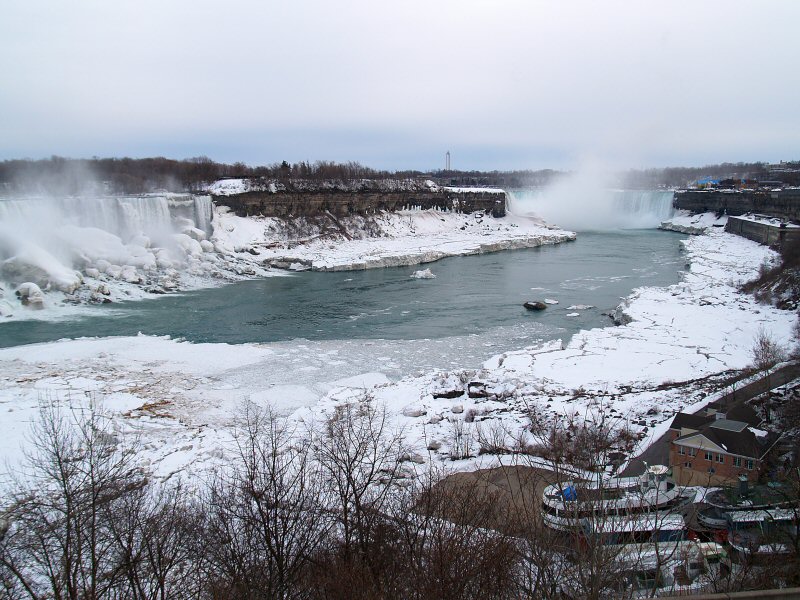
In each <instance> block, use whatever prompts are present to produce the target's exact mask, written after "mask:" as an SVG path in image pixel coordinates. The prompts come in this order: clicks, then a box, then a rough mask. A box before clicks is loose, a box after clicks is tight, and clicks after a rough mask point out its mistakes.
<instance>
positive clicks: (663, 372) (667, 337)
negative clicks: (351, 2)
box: [0, 216, 795, 477]
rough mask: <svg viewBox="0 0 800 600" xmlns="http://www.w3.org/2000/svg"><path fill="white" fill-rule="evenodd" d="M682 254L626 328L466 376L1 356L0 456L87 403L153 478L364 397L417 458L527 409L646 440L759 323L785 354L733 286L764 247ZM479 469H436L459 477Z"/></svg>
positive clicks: (252, 354) (225, 358) (297, 364)
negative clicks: (251, 419) (271, 409)
mask: <svg viewBox="0 0 800 600" xmlns="http://www.w3.org/2000/svg"><path fill="white" fill-rule="evenodd" d="M460 218H464V217H463V216H461V217H460ZM685 252H686V260H687V263H688V264H689V265H690V268H689V270H688V271H687V272H686V273H685V276H684V278H683V281H682V282H680V283H678V284H676V285H673V286H670V287H669V288H666V289H662V288H641V289H638V290H635V291H634V293H633V294H632V295H631V296H630V297H629V298H628V299H627V300H626V301H625V303H624V305H623V306H622V308H621V312H624V314H625V315H627V316H628V317H629V318H630V319H631V320H630V322H629V323H628V324H627V325H624V326H619V327H607V328H600V329H593V330H589V331H581V332H580V333H578V334H577V335H575V336H574V337H573V338H572V340H570V341H569V343H567V344H566V345H563V344H562V343H561V342H558V341H556V342H551V343H548V344H545V345H544V346H542V347H538V348H526V349H521V350H518V349H509V351H507V352H504V353H502V354H499V355H497V356H495V357H494V358H492V359H490V360H489V361H487V362H486V363H485V365H484V366H483V368H482V369H480V370H477V371H472V370H469V371H465V370H459V369H457V368H456V369H454V370H452V371H449V372H435V373H425V374H417V375H409V376H406V377H403V378H399V379H398V378H397V377H395V378H394V380H393V381H392V380H390V379H389V377H388V376H387V372H388V371H386V370H385V369H384V370H383V371H382V369H381V365H382V364H385V363H388V362H389V361H390V357H389V356H386V355H385V354H383V353H387V352H389V350H390V348H391V344H392V343H391V342H384V346H381V348H380V350H376V349H375V347H374V346H373V345H372V344H373V342H370V341H349V342H348V343H347V344H344V345H343V344H340V343H336V342H329V343H328V344H329V345H328V346H319V345H315V346H313V347H312V346H310V345H309V344H307V343H305V342H302V341H297V342H291V343H281V344H266V345H257V344H245V345H238V346H229V345H225V344H189V343H186V342H180V341H177V340H171V339H168V338H156V337H147V336H139V337H134V338H114V339H81V340H71V341H60V342H55V343H50V344H40V345H32V346H22V347H15V348H7V349H3V350H0V412H2V414H3V418H2V419H0V455H2V456H3V457H5V458H7V459H9V460H10V461H11V462H13V461H14V460H16V459H17V458H18V457H19V455H20V448H21V446H22V445H23V444H24V442H25V432H26V430H27V429H28V427H29V424H30V422H31V421H32V419H34V418H35V416H36V413H37V406H38V404H39V403H40V402H41V401H43V400H53V401H56V402H60V403H63V404H64V405H65V406H66V405H76V404H81V403H85V402H87V401H88V399H90V398H95V399H100V400H102V401H103V403H104V404H105V406H106V408H107V409H108V410H109V411H110V413H111V414H112V415H113V417H114V423H115V427H116V428H117V429H118V430H119V431H120V433H121V434H124V435H131V436H133V435H135V436H137V437H138V438H139V439H141V443H142V445H143V452H142V460H143V461H145V462H146V463H148V464H149V465H150V466H151V468H152V469H153V471H154V473H155V474H156V475H157V476H160V477H169V476H171V475H172V474H174V473H177V472H181V473H184V474H187V475H188V476H193V475H195V474H197V473H201V472H203V471H204V470H205V469H207V468H209V467H210V466H213V465H216V464H220V463H221V461H222V460H223V457H224V456H225V452H226V448H227V447H229V446H228V445H229V444H230V440H231V426H232V423H233V422H234V419H235V418H236V415H237V414H238V411H239V409H240V407H241V406H242V403H243V402H244V401H245V400H248V399H249V400H250V401H253V402H256V403H258V404H262V405H263V404H266V403H271V404H273V405H274V406H275V407H276V408H277V410H278V411H279V412H280V413H282V414H285V415H287V416H289V417H290V418H292V419H302V420H304V421H306V422H310V421H317V422H319V420H320V419H322V418H324V415H325V414H326V413H329V412H330V411H331V410H332V409H333V407H334V406H335V405H336V404H337V403H339V402H342V401H345V400H348V399H352V398H357V397H361V396H363V395H364V394H366V393H369V394H370V395H371V396H373V397H374V398H375V400H376V401H377V402H379V403H383V404H385V405H386V407H387V409H388V411H389V413H390V415H391V416H392V419H393V422H394V423H395V425H396V426H397V427H398V428H400V427H402V428H403V430H404V432H405V436H406V438H407V441H408V442H409V443H410V444H411V445H412V446H413V447H414V449H415V451H416V453H418V454H419V455H420V456H421V457H422V458H423V459H424V460H425V461H427V462H428V463H430V462H431V461H439V460H443V461H449V460H450V457H451V454H452V453H456V454H458V453H469V454H471V455H473V456H474V455H476V454H477V452H478V449H479V445H478V443H477V441H476V437H477V435H478V433H479V431H481V432H482V433H483V434H484V435H486V434H487V433H488V432H490V431H497V430H499V428H498V426H503V427H504V428H505V429H508V430H509V431H511V432H518V431H519V430H520V429H521V427H522V426H523V424H524V423H525V413H526V411H527V410H528V409H530V408H535V409H536V410H538V411H539V412H540V413H541V414H542V415H543V416H544V417H545V418H552V419H555V418H560V417H562V416H563V415H565V414H570V413H576V414H578V415H580V416H582V417H586V418H596V416H597V415H599V414H603V415H604V416H605V417H606V418H610V419H622V420H624V421H626V422H628V423H630V424H631V425H632V427H633V428H634V429H635V430H637V431H638V432H639V434H640V437H641V443H642V444H646V443H647V442H648V440H649V439H651V437H654V436H655V435H656V434H657V433H658V432H660V431H662V430H663V429H664V428H665V427H666V426H667V423H668V422H669V420H670V418H671V416H672V415H673V414H674V412H676V411H678V410H681V409H682V408H684V407H686V406H689V405H696V404H697V403H698V402H702V401H703V398H704V397H705V396H706V394H707V393H708V387H709V382H708V381H706V380H705V379H704V378H706V377H707V376H711V377H712V378H713V376H714V375H715V374H719V373H721V372H723V371H725V370H727V369H739V368H742V367H745V366H747V365H748V364H749V363H750V362H751V356H750V349H751V347H752V346H753V342H754V337H755V335H756V333H757V331H758V330H759V328H763V329H764V330H766V331H767V332H768V333H769V334H771V335H773V336H774V337H775V338H776V339H777V340H779V341H780V342H781V343H784V344H788V343H789V339H790V331H791V328H792V324H793V322H794V319H795V315H794V313H792V312H786V311H779V310H777V309H775V308H773V307H771V306H765V305H760V304H757V303H756V301H755V300H754V299H753V298H751V297H749V296H746V295H742V294H740V293H739V292H738V291H737V288H736V286H737V285H738V284H739V283H741V282H742V281H745V280H747V279H750V278H752V277H754V276H755V275H756V273H757V271H758V267H759V265H760V264H761V263H762V262H763V261H764V260H769V259H771V258H773V253H772V251H770V250H769V249H767V248H765V247H763V246H760V245H758V244H756V243H754V242H751V241H749V240H746V239H743V238H740V237H737V236H735V235H732V234H727V233H725V232H723V231H721V230H720V229H719V228H711V229H709V230H708V232H707V233H706V234H705V235H701V236H697V237H693V238H690V239H689V240H687V241H686V242H685ZM575 310H579V308H578V307H575ZM398 343H399V342H398ZM470 383H472V385H471V386H470V385H469V384H470ZM469 388H471V389H469ZM469 391H472V394H471V395H472V396H474V397H470V396H469V395H468V392H469ZM436 396H440V397H438V398H437V397H436ZM442 396H450V398H446V397H442ZM453 396H455V397H453ZM459 435H461V440H460V443H459V446H460V449H457V448H455V440H456V438H457V437H458V436H459ZM464 435H466V438H464ZM464 440H466V442H465V441H464ZM426 448H435V450H431V451H427V450H426ZM480 460H481V459H479V458H470V459H467V460H460V461H457V462H455V463H450V464H452V465H453V466H456V467H459V468H473V467H474V466H476V465H477V464H478V463H479V461H480Z"/></svg>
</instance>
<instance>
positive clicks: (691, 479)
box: [669, 444, 760, 485]
mask: <svg viewBox="0 0 800 600" xmlns="http://www.w3.org/2000/svg"><path fill="white" fill-rule="evenodd" d="M685 450H686V454H680V453H679V452H678V446H677V445H676V444H670V451H669V464H670V466H671V467H672V476H673V478H674V479H675V482H676V483H678V484H679V485H722V484H726V485H735V484H737V483H738V482H739V475H740V474H744V475H747V480H748V481H749V482H751V483H755V482H756V481H758V469H759V467H760V465H759V461H757V460H753V468H752V469H747V467H746V465H747V459H745V458H742V459H741V466H736V465H734V457H733V456H730V455H727V454H719V453H717V452H711V460H708V459H707V458H706V451H705V450H702V449H697V454H696V455H695V456H691V455H690V454H689V452H690V450H694V448H692V449H690V448H685ZM720 456H721V457H722V461H723V462H719V460H718V457H720ZM686 463H690V464H691V467H687V466H685V465H686ZM710 468H713V469H714V472H713V473H711V472H709V469H710Z"/></svg>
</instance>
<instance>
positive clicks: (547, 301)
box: [544, 298, 558, 304]
mask: <svg viewBox="0 0 800 600" xmlns="http://www.w3.org/2000/svg"><path fill="white" fill-rule="evenodd" d="M544 303H545V304H558V300H553V299H552V298H545V299H544Z"/></svg>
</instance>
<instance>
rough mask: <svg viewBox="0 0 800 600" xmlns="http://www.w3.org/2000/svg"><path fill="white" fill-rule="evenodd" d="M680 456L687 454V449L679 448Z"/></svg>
mask: <svg viewBox="0 0 800 600" xmlns="http://www.w3.org/2000/svg"><path fill="white" fill-rule="evenodd" d="M678 454H686V448H684V447H683V446H678Z"/></svg>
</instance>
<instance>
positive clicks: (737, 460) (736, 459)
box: [733, 456, 742, 467]
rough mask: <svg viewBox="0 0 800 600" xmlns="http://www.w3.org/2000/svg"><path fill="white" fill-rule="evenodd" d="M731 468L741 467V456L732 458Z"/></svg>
mask: <svg viewBox="0 0 800 600" xmlns="http://www.w3.org/2000/svg"><path fill="white" fill-rule="evenodd" d="M733 466H734V467H741V466H742V457H741V456H734V457H733Z"/></svg>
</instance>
